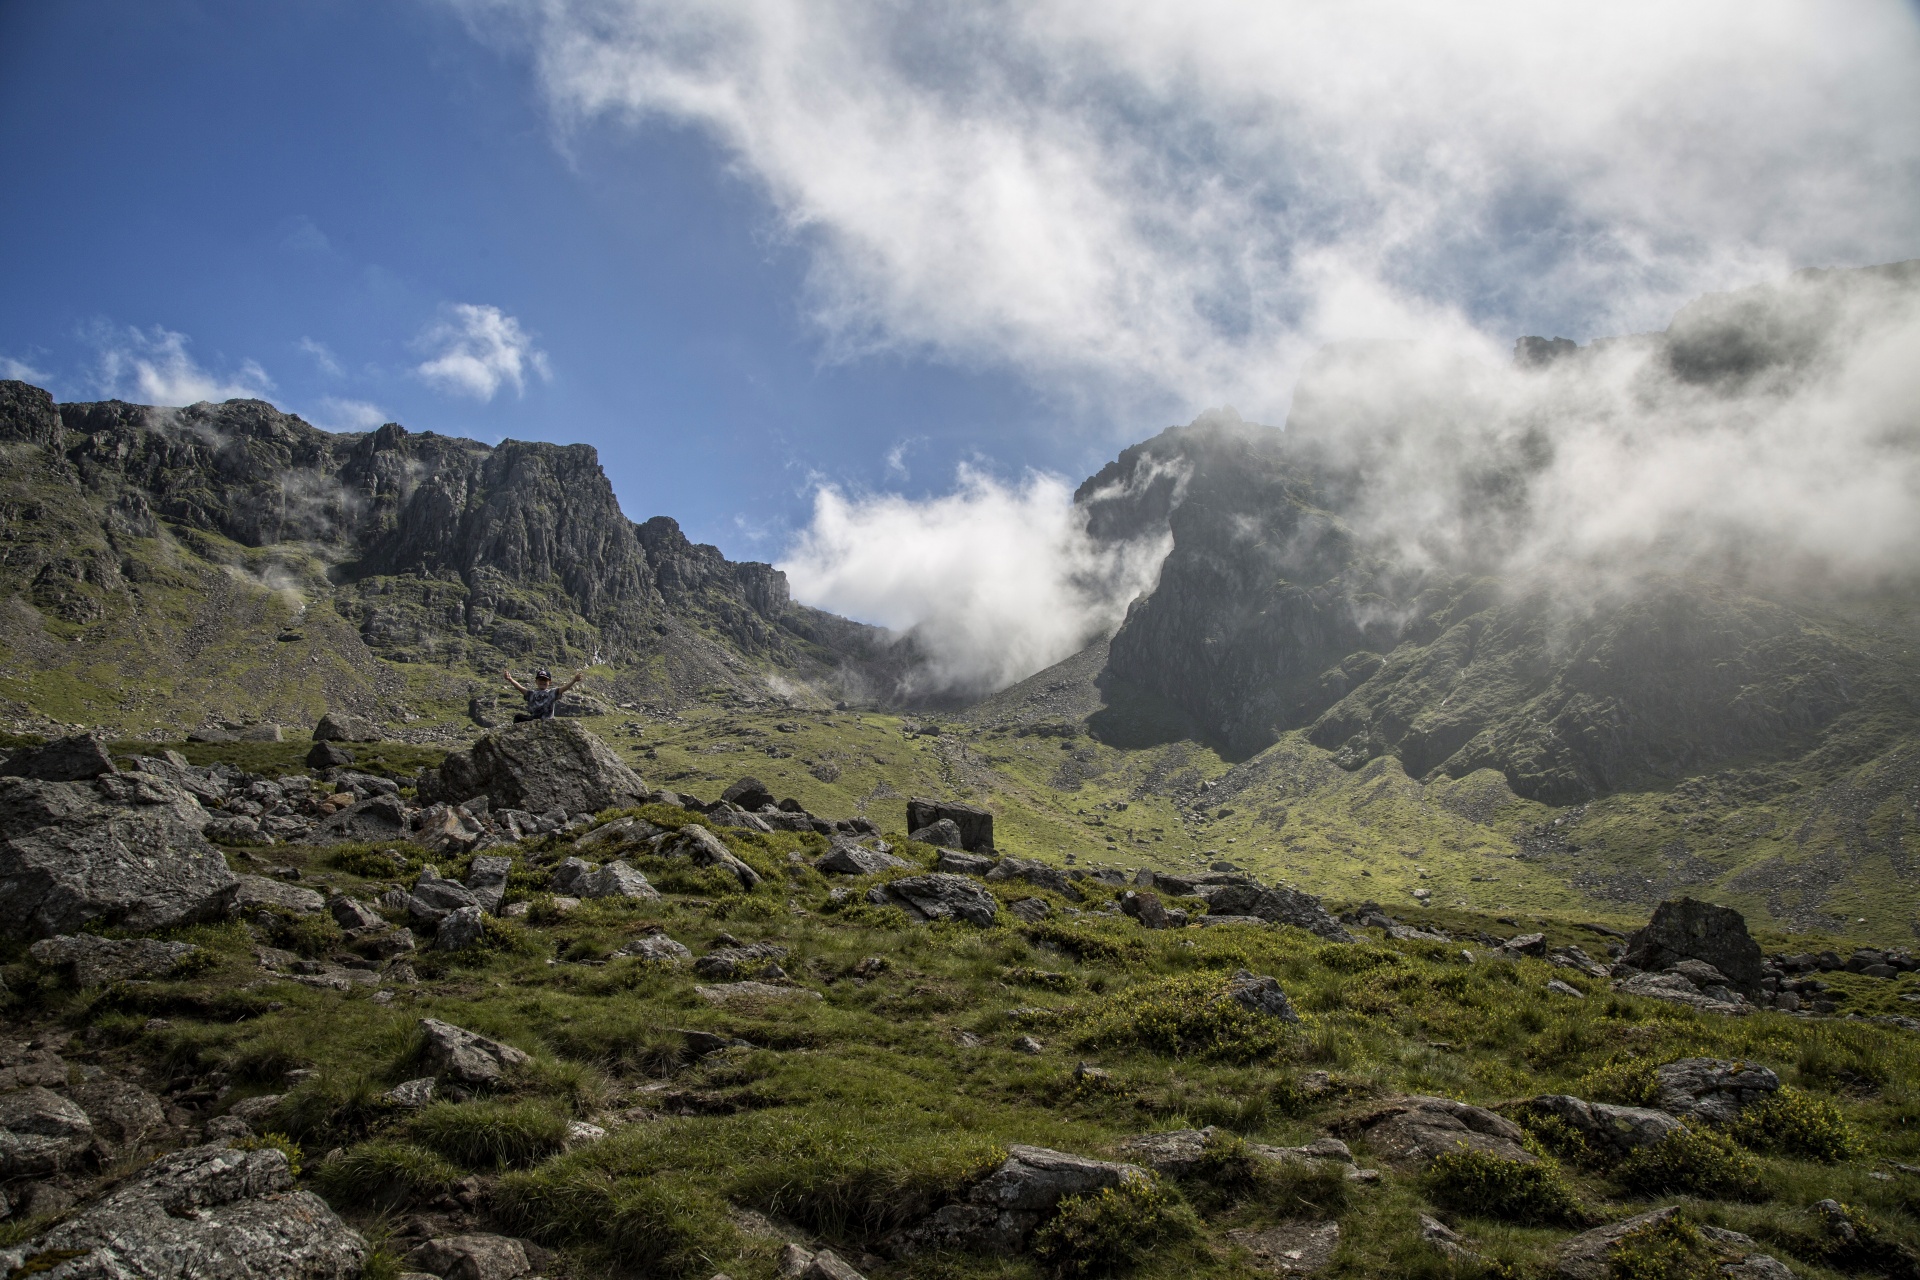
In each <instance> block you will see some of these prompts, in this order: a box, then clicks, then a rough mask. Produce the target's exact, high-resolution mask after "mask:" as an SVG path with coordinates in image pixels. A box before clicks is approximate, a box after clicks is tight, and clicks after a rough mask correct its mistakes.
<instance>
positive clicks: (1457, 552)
mask: <svg viewBox="0 0 1920 1280" xmlns="http://www.w3.org/2000/svg"><path fill="white" fill-rule="evenodd" d="M1862 282H1864V284H1865V286H1867V287H1870V288H1872V289H1876V290H1887V289H1893V290H1898V289H1911V288H1913V287H1915V286H1916V285H1920V269H1917V268H1916V267H1915V266H1914V265H1913V264H1904V265H1902V266H1899V267H1895V268H1882V269H1876V270H1875V271H1871V272H1862V273H1811V274H1810V275H1809V276H1808V277H1807V278H1806V279H1804V280H1802V281H1799V282H1796V289H1798V290H1799V292H1798V293H1797V294H1796V295H1795V296H1794V305H1793V306H1791V307H1787V306H1785V305H1784V304H1783V303H1782V302H1781V301H1780V299H1779V298H1778V297H1777V296H1775V295H1774V294H1772V293H1771V292H1769V291H1765V290H1755V291H1749V292H1748V293H1746V294H1736V295H1728V296H1725V297H1720V298H1713V299H1705V300H1703V301H1702V302H1701V303H1698V304H1695V305H1694V306H1692V307H1689V308H1688V309H1687V310H1686V311H1683V312H1682V313H1681V315H1680V316H1679V317H1677V318H1676V321H1675V323H1674V326H1673V328H1672V329H1671V330H1669V331H1668V332H1667V333H1665V334H1659V335H1649V336H1647V337H1644V338H1639V339H1630V340H1624V341H1625V342H1628V343H1632V344H1636V349H1637V350H1638V351H1640V352H1641V353H1642V354H1644V355H1645V357H1646V358H1645V359H1644V360H1643V361H1642V362H1641V366H1639V367H1641V369H1642V371H1641V372H1640V373H1639V374H1637V375H1636V376H1638V377H1639V378H1640V379H1641V381H1642V383H1643V384H1647V383H1651V381H1652V380H1653V379H1654V378H1655V377H1656V375H1657V377H1658V379H1659V385H1658V386H1650V385H1649V386H1646V387H1644V388H1642V389H1637V390H1636V394H1637V395H1639V396H1640V397H1641V402H1643V403H1645V404H1647V405H1649V406H1655V405H1656V403H1657V397H1658V396H1662V395H1664V396H1666V397H1667V401H1666V402H1659V403H1669V402H1671V401H1672V400H1673V399H1674V397H1675V396H1676V394H1680V395H1684V396H1685V397H1690V398H1688V399H1686V400H1685V401H1684V403H1685V404H1687V405H1689V406H1693V407H1696V408H1697V411H1698V412H1699V413H1701V414H1703V415H1705V414H1711V413H1714V412H1719V411H1720V406H1722V405H1724V404H1729V403H1734V404H1736V407H1738V404H1740V403H1745V402H1737V403H1736V402H1734V401H1732V400H1731V399H1730V397H1735V396H1750V397H1751V396H1782V395H1786V394H1790V393H1791V391H1792V389H1793V387H1794V386H1795V379H1796V378H1798V377H1800V376H1801V375H1802V374H1803V372H1804V371H1805V370H1806V369H1808V368H1809V367H1810V366H1812V365H1813V364H1815V363H1816V362H1817V361H1818V360H1820V359H1822V358H1823V353H1826V352H1827V351H1828V348H1830V347H1831V346H1832V345H1833V344H1835V343H1837V342H1842V341H1851V340H1853V338H1854V335H1852V334H1851V333H1849V332H1848V331H1847V329H1846V326H1847V324H1848V322H1849V317H1850V316H1851V315H1853V314H1855V313H1854V312H1849V311H1848V309H1847V306H1846V305H1845V304H1846V302H1847V298H1848V296H1849V295H1848V292H1847V291H1848V289H1850V288H1857V287H1859V286H1860V284H1861V283H1862ZM1620 353H1621V348H1620V347H1617V346H1616V347H1612V348H1600V347H1597V348H1596V349H1593V350H1589V349H1575V348H1574V345H1573V344H1572V343H1566V342H1558V343H1555V342H1547V341H1543V340H1524V341H1523V342H1522V343H1521V344H1520V349H1519V351H1518V353H1517V354H1518V356H1519V358H1520V360H1521V362H1522V363H1523V364H1525V365H1529V366H1531V367H1532V368H1533V369H1534V370H1535V372H1534V373H1532V374H1529V375H1527V376H1529V377H1534V378H1539V379H1550V378H1552V377H1554V376H1556V374H1555V372H1554V366H1555V365H1556V364H1562V363H1564V365H1565V367H1566V368H1568V369H1572V368H1574V367H1575V366H1577V365H1578V364H1579V362H1581V361H1584V360H1594V359H1600V358H1613V357H1618V356H1619V355H1620ZM1394 358H1395V356H1394V354H1393V353H1392V352H1387V353H1385V354H1384V355H1383V354H1382V353H1381V352H1379V351H1369V352H1364V353H1361V357H1359V358H1355V359H1348V360H1346V361H1344V362H1343V361H1342V360H1340V359H1338V358H1336V359H1332V360H1329V361H1328V362H1327V364H1326V369H1327V370H1328V371H1327V372H1326V374H1325V376H1324V377H1322V378H1320V379H1319V381H1317V382H1316V381H1315V380H1314V379H1312V378H1310V379H1309V380H1308V382H1306V383H1305V384H1303V386H1302V387H1301V389H1300V391H1299V392H1298V394H1297V395H1296V400H1295V412H1294V415H1293V417H1292V419H1291V420H1290V422H1289V425H1288V429H1287V430H1285V431H1281V430H1276V429H1273V428H1268V427H1261V426H1254V425H1251V424H1248V423H1245V422H1242V421H1240V420H1239V419H1238V418H1237V416H1235V415H1233V414H1232V413H1231V411H1226V412H1217V413H1214V414H1211V415H1208V416H1207V417H1204V418H1202V419H1201V420H1199V421H1197V422H1195V423H1194V424H1192V425H1191V426H1188V427H1182V428H1176V429H1174V430H1171V431H1168V432H1166V433H1164V434H1162V435H1160V436H1158V437H1155V438H1154V439H1153V440H1150V441H1147V442H1145V443H1144V444H1141V445H1136V446H1134V447H1133V448H1131V449H1128V450H1127V451H1126V452H1125V453H1123V454H1122V455H1121V456H1120V458H1119V459H1118V460H1117V461H1116V462H1114V463H1113V464H1110V465H1109V466H1108V467H1107V468H1105V469H1104V470H1103V471H1102V472H1100V473H1099V475H1097V476H1095V477H1094V478H1093V479H1091V480H1089V481H1088V482H1087V484H1086V485H1084V486H1082V488H1081V490H1080V492H1079V494H1078V495H1077V500H1078V501H1079V502H1080V504H1081V506H1082V507H1083V509H1084V510H1085V511H1086V513H1087V519H1088V525H1089V528H1090V529H1091V530H1093V531H1094V532H1095V534H1096V536H1102V537H1109V538H1122V537H1135V536H1139V535H1140V534H1141V533H1142V532H1147V531H1150V530H1152V529H1154V528H1156V527H1165V528H1167V529H1169V530H1170V531H1171V533H1172V536H1173V548H1172V551H1171V552H1170V554H1169V555H1168V557H1167V559H1166V562H1165V564H1164V566H1163V567H1162V569H1161V574H1160V579H1159V584H1158V586H1157V587H1156V589H1155V590H1154V591H1153V592H1151V593H1150V594H1148V595H1146V596H1144V597H1142V598H1141V599H1140V600H1138V601H1136V602H1135V603H1134V605H1133V606H1132V608H1131V609H1130V610H1129V612H1128V614H1127V617H1126V620H1125V622H1124V624H1123V625H1122V626H1121V628H1120V630H1119V631H1118V633H1117V634H1116V635H1115V636H1114V637H1113V639H1112V643H1111V648H1110V657H1109V659H1108V665H1107V678H1108V680H1109V681H1117V682H1122V683H1124V684H1126V685H1128V686H1131V687H1133V688H1137V689H1140V690H1145V691H1147V692H1148V693H1150V694H1152V695H1154V696H1156V697H1158V698H1160V699H1162V700H1164V701H1165V702H1167V703H1170V704H1172V706H1173V707H1175V708H1177V709H1178V710H1179V711H1180V712H1182V713H1184V714H1185V715H1186V716H1187V717H1189V718H1190V719H1191V721H1192V722H1193V723H1194V724H1196V725H1197V726H1199V727H1200V729H1201V731H1202V732H1203V733H1204V734H1206V735H1207V736H1209V737H1211V738H1212V739H1213V740H1214V741H1216V742H1217V743H1219V744H1220V745H1222V746H1223V747H1224V748H1225V749H1226V750H1227V751H1229V752H1230V753H1232V754H1234V755H1238V756H1245V755H1250V754H1252V753H1254V752H1256V751H1259V750H1260V749H1262V748H1264V747H1266V746H1267V745H1268V744H1270V743H1272V742H1273V741H1275V740H1276V738H1277V737H1278V736H1279V735H1280V734H1282V733H1285V732H1287V731H1289V730H1296V729H1304V730H1307V731H1308V735H1309V737H1310V739H1311V740H1312V741H1313V742H1314V743H1315V744H1317V745H1319V746H1321V747H1324V748H1326V749H1328V750H1330V751H1332V752H1334V753H1335V755H1336V758H1337V759H1338V760H1339V761H1340V762H1341V763H1342V764H1345V765H1347V766H1348V767H1350V768H1358V767H1360V766H1361V765H1364V764H1365V763H1367V762H1368V761H1370V760H1373V759H1375V758H1377V757H1379V756H1381V755H1383V754H1391V755H1394V756H1396V757H1397V758H1398V759H1399V761H1400V763H1401V764H1402V765H1403V766H1404V767H1405V768H1406V769H1407V771H1408V772H1409V773H1411V774H1412V775H1414V776H1415V777H1426V776H1455V777H1459V776H1464V775H1465V774H1467V773H1470V772H1472V771H1474V770H1476V769H1480V768H1493V769H1497V770H1499V771H1500V772H1502V773H1503V774H1505V775H1506V777H1507V780H1508V782H1509V784H1510V785H1511V786H1512V787H1513V788H1514V790H1515V791H1517V792H1519V793H1520V794H1522V795H1525V796H1527V797H1530V798H1533V799H1538V800H1543V801H1547V802H1549V803H1555V804H1568V803H1574V802H1578V801H1582V800H1585V799H1588V798H1590V797H1592V796H1594V795H1597V794H1601V793H1605V792H1609V791H1616V790H1621V789H1627V788H1634V787H1640V786H1645V785H1650V784H1658V783H1661V782H1662V781H1665V780H1671V779H1675V778H1679V777H1683V776H1687V775H1690V774H1695V773H1699V772H1703V771H1706V770H1709V769H1712V768H1715V767H1717V766H1721V765H1725V764H1727V763H1729V762H1732V761H1737V760H1744V759H1757V758H1781V757H1789V756H1800V755H1805V754H1807V753H1810V752H1815V751H1820V750H1829V751H1831V750H1837V749H1841V748H1839V747H1836V745H1835V744H1838V743H1846V744H1851V745H1849V746H1846V747H1845V748H1844V750H1846V751H1851V752H1853V753H1854V754H1855V755H1859V754H1861V753H1865V754H1868V755H1871V754H1873V753H1874V752H1875V751H1877V750H1879V749H1881V748H1883V747H1884V746H1885V744H1886V743H1887V742H1888V741H1891V740H1893V739H1895V738H1898V737H1901V736H1903V735H1909V734H1913V733H1915V732H1920V723H1917V722H1916V715H1915V711H1916V708H1915V705H1914V702H1913V700H1912V699H1911V698H1910V697H1909V696H1908V695H1907V693H1906V692H1905V690H1906V689H1909V688H1911V687H1912V684H1913V681H1914V679H1915V675H1916V669H1915V663H1914V662H1913V660H1912V658H1911V657H1910V656H1909V655H1907V654H1906V653H1905V652H1904V651H1905V649H1906V647H1907V646H1906V645H1905V643H1904V642H1903V641H1901V640H1900V639H1899V637H1898V636H1897V635H1896V634H1895V632H1894V631H1892V630H1889V629H1887V628H1885V627H1882V626H1876V625H1873V624H1872V623H1871V622H1867V621H1863V619H1864V618H1867V617H1869V616H1871V615H1873V614H1874V611H1875V610H1880V611H1881V616H1882V617H1883V618H1884V617H1885V616H1889V615H1886V614H1885V610H1886V609H1887V608H1893V609H1896V610H1898V609H1901V608H1910V607H1911V605H1912V600H1911V598H1910V597H1911V596H1912V582H1911V575H1910V574H1909V575H1908V576H1907V578H1906V579H1905V580H1903V581H1901V582H1899V583H1896V584H1894V585H1892V586H1888V585H1887V584H1885V583H1882V584H1880V586H1879V587H1876V588H1874V589H1871V590H1867V591H1865V592H1864V593H1861V592H1855V593H1854V594H1852V595H1851V596H1846V595H1845V593H1839V594H1836V593H1835V591H1833V590H1830V589H1826V588H1827V587H1830V585H1831V584H1825V585H1824V586H1823V589H1822V591H1820V592H1815V591H1807V590H1796V589H1793V588H1791V587H1790V586H1787V585H1783V580H1781V579H1777V578H1770V577H1768V576H1767V575H1765V574H1764V573H1758V572H1755V570H1754V567H1753V566H1752V565H1751V564H1750V563H1748V564H1744V565H1743V564H1742V563H1741V559H1740V554H1739V552H1740V550H1741V548H1739V547H1737V546H1735V547H1733V548H1731V549H1730V550H1729V549H1726V548H1714V552H1715V554H1714V555H1707V554H1701V555H1696V556H1694V557H1693V558H1692V559H1690V560H1687V559H1681V558H1678V557H1677V556H1676V555H1675V554H1674V552H1673V548H1672V546H1671V545H1670V543H1669V544H1667V545H1661V546H1659V547H1658V550H1659V551H1660V552H1661V553H1662V557H1664V558H1662V557H1651V556H1650V557H1649V558H1648V560H1647V561H1646V562H1645V563H1639V564H1636V563H1634V562H1630V561H1621V562H1614V563H1609V564H1607V565H1605V566H1604V569H1605V572H1604V573H1602V572H1599V571H1598V570H1597V569H1595V567H1594V566H1592V565H1574V566H1573V567H1570V568H1566V569H1564V570H1563V571H1559V572H1556V573H1554V574H1548V573H1545V572H1542V571H1540V570H1538V569H1537V568H1535V569H1532V570H1531V571H1529V570H1528V569H1527V568H1525V567H1523V566H1526V565H1527V564H1528V563H1529V561H1528V556H1533V557H1534V563H1536V564H1537V562H1538V560H1539V558H1540V553H1538V552H1537V551H1536V550H1535V549H1534V548H1532V547H1530V546H1528V545H1526V544H1525V542H1524V538H1526V537H1527V536H1530V534H1529V533H1528V532H1527V529H1528V525H1527V522H1528V521H1533V522H1535V523H1536V524H1537V523H1540V521H1539V513H1538V512H1537V511H1535V510H1530V509H1528V507H1527V505H1526V504H1527V501H1528V500H1529V497H1528V492H1527V490H1528V486H1529V485H1530V484H1532V483H1534V481H1535V478H1536V477H1537V476H1538V475H1539V474H1541V473H1542V472H1543V471H1544V469H1545V468H1547V467H1548V466H1549V465H1551V463H1552V462H1553V451H1554V449H1555V448H1556V447H1557V445H1556V441H1555V440H1554V438H1553V437H1552V435H1551V433H1550V432H1546V431H1543V430H1540V429H1539V423H1538V422H1537V420H1536V421H1533V422H1529V421H1528V420H1527V417H1526V415H1524V414H1518V415H1514V418H1515V421H1512V422H1505V423H1492V424H1488V425H1486V426H1484V427H1482V426H1480V425H1479V424H1474V425H1473V426H1472V427H1471V428H1470V429H1462V430H1460V431H1457V432H1456V433H1455V434H1454V435H1453V436H1452V437H1450V439H1452V440H1454V441H1457V442H1460V443H1461V447H1460V448H1458V449H1457V450H1456V451H1455V452H1453V453H1451V454H1449V455H1447V456H1445V457H1444V458H1441V459H1439V465H1440V466H1444V467H1445V468H1449V469H1451V471H1452V472H1453V474H1447V475H1438V474H1436V475H1432V476H1421V475H1418V474H1416V475H1415V476H1414V477H1413V480H1414V482H1415V485H1416V486H1424V485H1425V482H1427V481H1431V484H1430V486H1427V487H1426V488H1425V491H1423V492H1419V493H1416V492H1415V491H1414V488H1413V487H1403V488H1402V489H1400V490H1395V489H1394V487H1393V485H1394V474H1395V468H1396V467H1397V468H1399V470H1400V472H1401V473H1402V477H1401V483H1402V484H1403V486H1404V485H1405V477H1404V473H1405V472H1406V471H1407V464H1406V461H1405V455H1406V452H1407V450H1408V449H1409V448H1411V447H1412V446H1411V445H1409V444H1408V441H1409V440H1410V439H1411V438H1412V437H1413V436H1414V435H1415V434H1416V429H1417V427H1418V426H1419V425H1420V424H1418V423H1416V422H1414V421H1411V420H1409V419H1408V417H1407V414H1408V413H1409V412H1410V411H1409V410H1408V409H1406V408H1405V407H1404V406H1403V405H1401V404H1400V403H1398V402H1393V401H1390V400H1389V399H1388V398H1387V397H1385V396H1384V395H1382V394H1381V393H1380V392H1379V391H1378V381H1380V380H1391V379H1392V378H1393V377H1395V376H1396V375H1395V374H1394V372H1393V369H1392V361H1393V359H1394ZM1409 358H1411V357H1409ZM1356 369H1359V370H1361V371H1363V372H1364V373H1366V374H1367V375H1369V376H1370V377H1371V378H1373V379H1374V380H1375V381H1371V382H1370V381H1367V380H1366V379H1363V378H1357V377H1356V376H1355V372H1354V371H1355V370H1356ZM1649 369H1650V370H1652V371H1653V372H1651V373H1649V372H1646V370H1649ZM1674 384H1678V385H1680V387H1681V389H1682V390H1681V392H1680V393H1675V392H1673V391H1672V390H1671V386H1672V385H1674ZM1543 385H1547V384H1544V383H1543ZM1540 401H1541V402H1542V403H1551V399H1550V397H1546V396H1542V397H1540ZM1383 404H1384V405H1386V407H1385V408H1382V405H1383ZM1419 411H1420V412H1427V413H1446V412H1457V411H1458V410H1457V409H1456V407H1455V406H1453V405H1451V404H1448V403H1444V402H1440V403H1436V402H1434V401H1433V400H1432V399H1431V398H1429V400H1428V401H1427V402H1426V403H1424V404H1423V405H1421V406H1420V407H1419ZM1647 411H1648V412H1649V413H1652V412H1654V411H1655V409H1654V408H1653V407H1649V408H1648V410H1647ZM1662 411H1665V410H1662ZM1431 493H1439V494H1442V495H1443V496H1444V497H1446V498H1449V499H1450V500H1452V501H1454V502H1456V503H1457V504H1458V505H1457V507H1456V508H1455V509H1448V510H1440V511H1437V512H1434V513H1429V514H1427V515H1426V516H1425V517H1424V519H1425V524H1424V525H1422V524H1417V523H1416V522H1414V521H1413V520H1411V519H1402V518H1400V517H1401V516H1403V515H1404V513H1403V512H1402V511H1400V510H1397V509H1396V508H1395V505H1394V504H1395V501H1396V500H1397V498H1398V497H1399V496H1406V497H1408V498H1409V499H1411V498H1413V497H1419V498H1420V499H1421V500H1431V498H1430V496H1429V495H1430V494H1431ZM1383 495H1386V496H1385V497H1383ZM1434 528H1438V529H1441V530H1442V531H1443V532H1444V534H1445V537H1446V540H1442V539H1440V538H1434V539H1433V540H1432V541H1430V542H1421V541H1418V540H1417V539H1416V538H1414V537H1412V536H1410V535H1409V533H1408V530H1409V529H1414V530H1415V531H1416V532H1420V533H1424V532H1425V531H1427V530H1430V529H1434ZM1875 591H1878V592H1879V594H1877V595H1876V594H1875ZM1903 602H1904V603H1903Z"/></svg>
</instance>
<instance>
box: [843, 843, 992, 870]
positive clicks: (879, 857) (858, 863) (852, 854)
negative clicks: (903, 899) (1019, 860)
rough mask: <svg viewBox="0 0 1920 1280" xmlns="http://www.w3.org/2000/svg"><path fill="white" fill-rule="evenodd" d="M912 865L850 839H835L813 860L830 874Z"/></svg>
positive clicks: (903, 859) (891, 868)
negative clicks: (828, 850) (830, 848)
mask: <svg viewBox="0 0 1920 1280" xmlns="http://www.w3.org/2000/svg"><path fill="white" fill-rule="evenodd" d="M982 861H984V859H982ZM912 865H913V864H912V863H911V862H908V861H907V860H906V859H905V858H902V857H898V856H896V855H894V854H891V853H882V852H880V850H878V849H869V848H867V847H866V846H865V845H859V844H855V843H853V842H852V841H851V840H836V841H835V842H834V846H833V849H832V850H831V851H830V852H828V853H827V854H826V855H824V856H823V857H821V858H818V859H816V860H815V861H814V864H813V869H814V870H815V871H821V872H826V873H828V874H831V875H842V876H870V875H875V874H878V873H879V872H882V871H891V870H894V869H896V868H899V867H910V866H912Z"/></svg>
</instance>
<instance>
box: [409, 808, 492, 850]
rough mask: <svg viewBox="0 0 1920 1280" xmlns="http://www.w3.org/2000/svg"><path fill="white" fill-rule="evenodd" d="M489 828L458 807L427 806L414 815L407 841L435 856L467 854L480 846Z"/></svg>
mask: <svg viewBox="0 0 1920 1280" xmlns="http://www.w3.org/2000/svg"><path fill="white" fill-rule="evenodd" d="M486 834H487V829H486V828H485V827H483V826H481V825H480V822H479V820H478V819H477V818H475V817H474V816H473V815H472V814H471V813H469V812H468V811H467V810H466V809H463V808H461V807H460V806H458V805H451V804H435V805H428V806H427V807H426V808H425V809H423V810H421V811H420V812H419V813H418V814H416V815H415V816H414V820H413V830H412V831H411V832H410V833H408V836H407V838H408V839H409V840H411V841H413V842H414V843H415V844H417V845H419V846H420V847H422V848H423V849H426V850H428V851H430V852H433V853H438V854H444V855H452V854H458V853H465V852H466V851H467V850H469V849H471V848H473V846H475V845H476V844H479V843H480V841H481V838H482V837H484V836H485V835H486Z"/></svg>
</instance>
